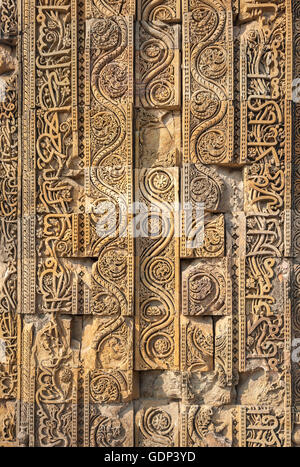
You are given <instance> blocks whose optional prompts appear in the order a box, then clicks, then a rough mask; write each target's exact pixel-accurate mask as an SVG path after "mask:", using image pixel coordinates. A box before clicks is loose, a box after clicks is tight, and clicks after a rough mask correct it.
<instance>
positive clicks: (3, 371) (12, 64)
mask: <svg viewBox="0 0 300 467" xmlns="http://www.w3.org/2000/svg"><path fill="white" fill-rule="evenodd" d="M0 17H1V20H0V192H1V196H0V256H1V260H0V276H1V279H0V445H1V446H14V445H15V444H16V443H17V438H16V436H17V412H18V397H19V391H18V325H19V320H18V317H17V308H18V306H19V297H18V292H19V290H20V289H19V283H18V222H19V219H20V205H19V195H18V188H19V183H18V181H19V178H18V177H19V167H18V129H19V121H18V109H19V102H18V96H19V89H18V84H19V83H18V59H17V33H18V23H17V7H16V2H14V1H5V0H4V1H3V2H2V3H1V6H0Z"/></svg>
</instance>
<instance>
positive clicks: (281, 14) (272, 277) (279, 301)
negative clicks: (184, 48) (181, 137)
mask: <svg viewBox="0 0 300 467" xmlns="http://www.w3.org/2000/svg"><path fill="white" fill-rule="evenodd" d="M240 21H241V22H242V23H243V25H242V26H241V96H240V98H241V104H240V105H241V150H242V151H243V153H244V154H243V155H244V158H245V163H246V166H245V168H244V213H245V241H246V245H245V247H246V251H245V253H246V255H245V258H241V259H240V304H239V338H240V349H239V352H240V353H239V362H240V372H241V378H243V377H244V376H243V375H244V374H245V373H246V372H252V373H253V374H254V373H255V372H259V371H263V372H264V374H265V377H266V378H267V379H268V381H271V380H272V382H273V384H274V386H275V387H277V388H278V392H277V396H278V397H277V398H276V399H273V398H271V396H269V397H268V398H266V399H265V401H264V404H262V403H261V404H259V403H256V404H255V406H254V405H253V407H250V406H248V404H247V406H244V405H246V404H243V406H242V407H241V408H240V417H241V419H240V423H241V424H240V427H239V431H240V432H239V436H240V444H241V445H242V446H258V445H262V446H265V445H266V443H265V442H264V441H263V439H262V437H261V435H260V434H259V433H258V432H257V431H256V430H255V427H254V424H255V420H257V423H261V424H262V429H263V430H264V431H265V432H266V433H267V431H268V427H267V426H265V427H264V420H266V419H267V418H269V419H272V420H274V423H276V425H277V429H276V430H274V431H273V434H272V440H270V441H269V443H268V444H270V445H274V446H289V445H290V443H291V413H290V412H291V403H292V402H291V362H290V357H291V355H290V348H291V334H290V332H291V331H290V330H291V323H290V321H291V304H290V294H289V275H290V259H289V258H290V256H291V249H290V248H291V245H290V236H291V225H290V222H291V89H292V87H291V65H292V62H291V55H292V49H291V44H292V38H291V24H292V23H291V22H292V17H291V3H290V2H289V1H285V2H270V3H269V4H268V5H263V4H260V3H259V2H256V1H251V2H250V1H249V2H247V1H246V2H242V5H241V12H240ZM279 387H281V388H282V390H279ZM245 402H248V399H247V398H245ZM258 402H259V401H258ZM266 417H267V418H266ZM258 421H260V422H258Z"/></svg>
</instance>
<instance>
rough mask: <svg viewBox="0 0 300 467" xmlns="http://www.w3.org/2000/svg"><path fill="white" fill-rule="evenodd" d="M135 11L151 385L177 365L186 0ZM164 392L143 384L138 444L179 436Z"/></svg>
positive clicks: (139, 319)
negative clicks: (183, 8)
mask: <svg viewBox="0 0 300 467" xmlns="http://www.w3.org/2000/svg"><path fill="white" fill-rule="evenodd" d="M137 12H138V17H137V25H136V99H135V122H136V139H135V140H136V144H135V167H136V169H135V173H136V175H135V195H136V196H135V202H136V205H135V208H136V222H135V226H136V232H135V234H136V301H135V303H136V324H135V327H136V336H135V344H136V345H135V368H136V369H137V370H139V371H140V372H141V387H142V388H145V387H146V386H147V381H149V383H150V381H151V378H157V377H159V375H161V377H162V378H163V379H164V377H165V376H167V375H169V376H170V375H173V378H175V380H176V379H177V378H178V374H177V376H176V373H174V372H176V371H177V370H179V284H180V282H179V281H180V276H179V273H180V270H179V232H178V221H179V217H178V209H179V206H178V203H179V171H178V166H179V164H180V147H181V137H180V128H181V118H180V108H181V89H180V81H181V71H180V31H181V27H180V21H181V11H180V2H178V1H176V0H171V1H169V2H167V3H166V2H163V1H151V0H150V1H149V0H139V1H138V2H137ZM151 370H161V371H157V372H156V373H154V372H153V371H151ZM167 370H168V371H167ZM170 377H171V378H172V376H170ZM150 384H151V383H150ZM176 384H178V383H176ZM144 385H145V386H144ZM150 392H151V391H150ZM162 398H163V400H162V401H161V402H158V401H156V400H155V395H154V394H148V395H147V394H146V393H145V391H144V389H142V390H141V397H140V400H139V402H138V403H137V404H136V412H137V413H136V445H137V446H156V445H157V444H156V443H158V445H160V446H171V445H177V443H178V442H179V441H178V409H179V407H178V402H175V401H174V402H172V403H171V404H170V405H168V403H169V399H168V396H167V395H166V394H164V395H163V396H162ZM147 399H149V400H147ZM156 420H157V421H159V420H161V424H160V422H159V424H158V426H157V428H156V426H155V421H156ZM163 424H165V425H166V426H165V429H164V428H163Z"/></svg>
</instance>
